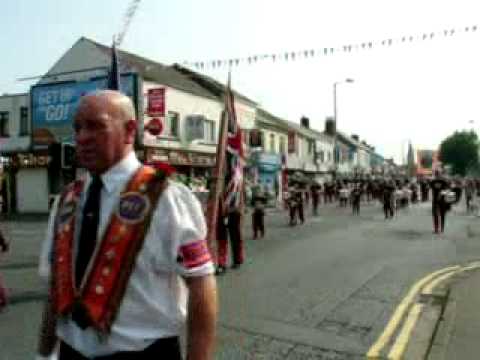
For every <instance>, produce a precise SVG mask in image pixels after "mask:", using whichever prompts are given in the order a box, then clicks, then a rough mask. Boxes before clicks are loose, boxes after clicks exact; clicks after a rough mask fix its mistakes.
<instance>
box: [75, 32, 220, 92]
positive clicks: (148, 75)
mask: <svg viewBox="0 0 480 360" xmlns="http://www.w3.org/2000/svg"><path fill="white" fill-rule="evenodd" d="M82 40H84V41H89V42H91V43H92V44H94V45H95V46H96V47H97V48H98V49H99V50H101V51H102V52H104V53H106V54H107V55H108V56H110V54H111V48H110V47H108V46H105V45H102V44H99V43H97V42H95V41H93V40H90V39H87V38H82ZM117 52H118V56H119V61H120V63H123V64H126V65H127V66H128V67H131V68H133V69H134V70H135V71H137V72H138V73H139V74H140V75H141V76H142V77H143V78H144V79H145V80H147V81H154V82H158V83H160V84H163V85H166V86H170V87H172V88H175V89H178V90H183V91H185V92H188V93H190V94H194V95H198V96H202V97H207V98H210V99H215V100H218V97H217V96H216V95H215V94H213V93H212V92H211V91H208V90H207V89H205V88H204V87H202V86H200V85H199V84H197V83H196V82H194V81H192V80H190V79H189V78H188V77H186V76H184V75H183V74H181V73H179V72H178V71H176V70H175V69H174V68H173V67H171V66H167V65H163V64H160V63H158V62H155V61H152V60H149V59H146V58H144V57H141V56H138V55H135V54H132V53H129V52H127V51H123V50H117Z"/></svg>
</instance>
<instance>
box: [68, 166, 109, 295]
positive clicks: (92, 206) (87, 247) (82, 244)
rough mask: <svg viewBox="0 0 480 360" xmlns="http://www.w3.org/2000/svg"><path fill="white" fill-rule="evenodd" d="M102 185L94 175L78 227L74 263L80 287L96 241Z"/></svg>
mask: <svg viewBox="0 0 480 360" xmlns="http://www.w3.org/2000/svg"><path fill="white" fill-rule="evenodd" d="M102 185H103V184H102V179H101V178H100V176H98V175H94V176H93V177H92V182H91V183H90V186H89V188H88V196H87V200H86V201H85V206H84V208H83V216H82V227H81V229H80V238H79V244H78V252H77V261H76V264H75V281H76V285H77V287H80V284H81V282H82V278H83V275H84V273H85V269H86V268H87V265H88V263H89V261H90V259H91V257H92V255H93V252H94V250H95V244H96V242H97V233H98V223H99V219H100V193H101V190H102Z"/></svg>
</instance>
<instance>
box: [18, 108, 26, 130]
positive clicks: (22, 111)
mask: <svg viewBox="0 0 480 360" xmlns="http://www.w3.org/2000/svg"><path fill="white" fill-rule="evenodd" d="M19 135H20V136H26V135H28V107H26V106H21V107H20V133H19Z"/></svg>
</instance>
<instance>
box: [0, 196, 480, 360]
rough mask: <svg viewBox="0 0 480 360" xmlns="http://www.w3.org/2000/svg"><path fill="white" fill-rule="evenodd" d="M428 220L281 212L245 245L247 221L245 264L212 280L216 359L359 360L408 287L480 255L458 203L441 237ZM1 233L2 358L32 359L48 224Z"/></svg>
mask: <svg viewBox="0 0 480 360" xmlns="http://www.w3.org/2000/svg"><path fill="white" fill-rule="evenodd" d="M307 213H309V211H307ZM430 213H431V210H430V206H429V204H419V205H414V206H412V207H410V208H409V209H404V210H401V211H399V213H398V214H397V216H396V217H395V218H394V219H393V220H388V221H386V220H384V219H383V214H382V213H381V208H380V206H379V205H377V204H375V205H373V204H372V205H367V206H363V207H362V212H361V215H360V216H358V217H357V216H352V215H351V212H350V209H342V208H339V207H338V206H336V205H329V206H327V207H322V208H321V209H320V216H318V217H312V216H311V215H308V216H307V219H306V222H305V224H304V225H301V226H296V227H289V226H288V225H287V223H288V221H287V217H286V213H285V212H278V211H274V212H270V213H268V215H267V218H266V223H267V234H266V237H265V238H264V239H260V240H252V239H251V231H250V228H249V221H248V220H247V221H246V223H245V228H246V232H245V233H246V239H247V242H246V251H247V262H246V264H245V265H244V266H243V267H242V268H240V269H238V270H230V269H229V270H228V271H227V273H226V274H225V275H224V276H222V277H219V278H218V281H219V287H220V303H221V311H220V328H219V341H218V352H217V356H216V358H217V359H228V360H231V359H331V360H333V359H363V358H364V356H365V353H366V352H367V351H368V349H369V347H370V346H371V344H372V343H373V342H375V340H376V339H377V337H378V336H379V334H380V333H381V332H382V330H383V328H384V327H385V325H386V323H387V321H388V319H389V318H390V316H391V314H392V312H393V311H394V309H395V308H396V306H397V305H398V303H399V302H400V301H401V299H402V298H403V296H404V295H405V293H406V292H407V291H408V289H409V288H410V287H411V286H412V284H413V283H415V282H416V281H417V280H418V279H419V278H421V277H423V276H424V275H426V274H428V273H430V272H432V271H435V270H437V269H440V268H444V267H446V266H448V265H451V264H458V263H465V262H467V261H469V260H478V258H479V257H480V245H477V244H476V241H474V240H475V238H478V235H479V234H477V233H476V230H475V229H476V227H475V226H474V225H475V224H476V223H478V222H479V219H478V218H475V217H471V216H467V215H465V213H464V211H463V204H460V205H459V206H458V207H457V208H455V209H454V210H453V211H452V212H451V213H450V214H449V217H448V219H447V229H446V232H445V234H443V235H440V236H439V235H434V234H432V225H431V216H430ZM249 216H250V214H247V218H248V217H249ZM2 226H3V228H5V229H6V232H7V234H9V236H10V237H11V239H12V253H11V254H10V255H9V256H8V257H4V258H2V259H1V262H0V273H2V275H3V277H4V278H5V279H6V281H7V282H8V286H9V287H10V288H12V295H13V296H12V300H13V302H12V304H11V306H10V307H9V308H8V309H6V310H5V311H4V312H3V313H1V314H0V359H1V360H24V359H30V358H33V357H32V356H33V353H34V349H35V339H36V334H37V332H38V323H39V320H40V316H41V315H40V310H41V301H40V299H41V298H42V296H44V288H43V286H42V284H41V283H40V281H39V280H38V278H37V277H36V257H37V253H38V251H39V247H40V241H41V239H42V237H43V233H44V229H45V227H46V221H45V220H41V221H11V222H7V223H4V224H3V225H2ZM477 228H478V227H477Z"/></svg>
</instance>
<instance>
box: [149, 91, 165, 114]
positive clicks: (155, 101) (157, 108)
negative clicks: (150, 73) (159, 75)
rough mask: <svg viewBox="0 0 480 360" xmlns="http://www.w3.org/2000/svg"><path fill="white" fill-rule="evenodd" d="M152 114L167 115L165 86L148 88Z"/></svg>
mask: <svg viewBox="0 0 480 360" xmlns="http://www.w3.org/2000/svg"><path fill="white" fill-rule="evenodd" d="M147 112H148V114H149V115H150V116H165V88H155V89H149V90H148V109H147Z"/></svg>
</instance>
